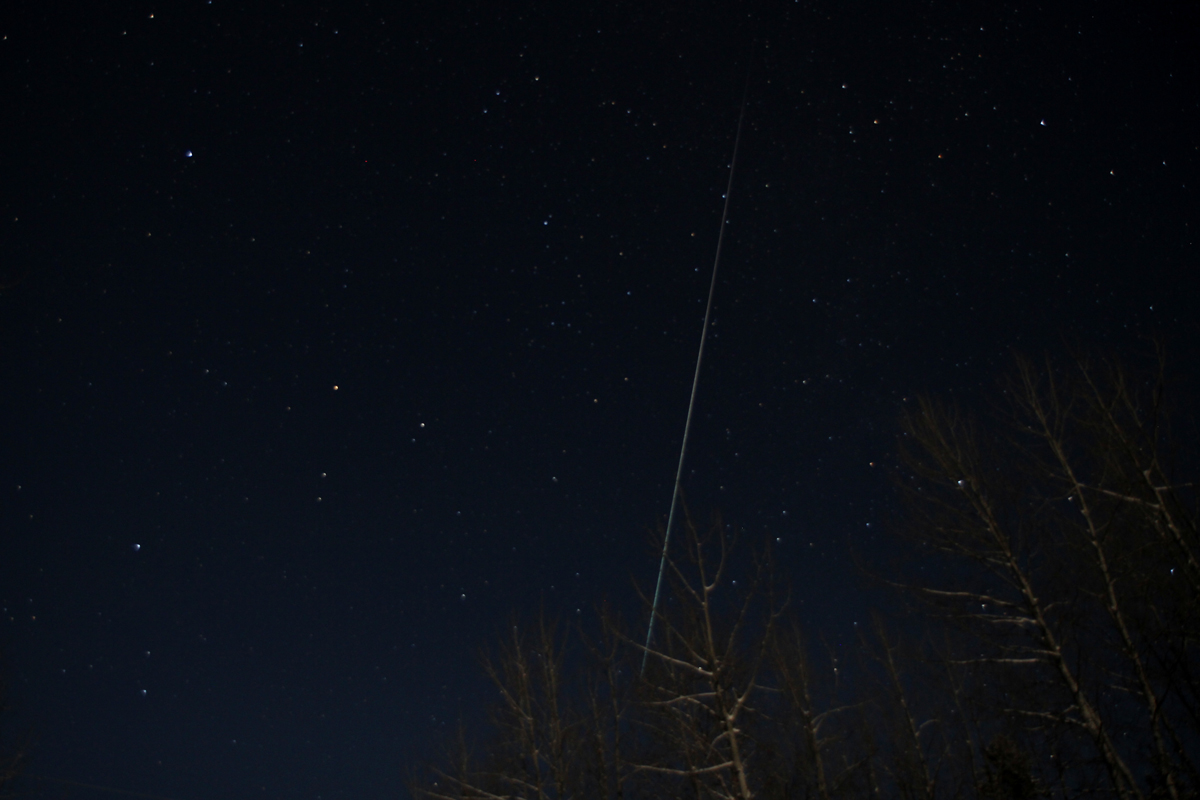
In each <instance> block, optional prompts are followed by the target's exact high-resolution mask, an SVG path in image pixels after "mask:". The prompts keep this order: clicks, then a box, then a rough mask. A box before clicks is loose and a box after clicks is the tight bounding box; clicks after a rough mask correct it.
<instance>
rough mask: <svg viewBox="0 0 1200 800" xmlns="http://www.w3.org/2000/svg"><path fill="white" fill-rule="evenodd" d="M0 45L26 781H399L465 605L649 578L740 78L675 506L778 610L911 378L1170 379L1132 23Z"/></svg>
mask: <svg viewBox="0 0 1200 800" xmlns="http://www.w3.org/2000/svg"><path fill="white" fill-rule="evenodd" d="M0 25H2V29H3V30H2V33H3V37H4V38H3V41H0V58H2V59H3V62H2V63H3V65H4V68H3V84H2V85H3V91H4V97H5V107H6V108H7V109H9V110H10V111H9V113H10V116H9V117H8V122H7V124H6V125H5V126H4V131H3V134H2V135H3V140H4V144H5V148H4V149H5V152H6V153H8V154H9V157H8V158H6V159H5V160H4V165H3V170H4V177H3V181H2V183H0V185H2V186H3V187H4V188H3V192H2V194H0V236H3V241H4V245H5V247H4V251H5V256H4V261H3V263H2V264H0V337H2V338H0V343H2V344H0V352H2V353H3V357H2V358H0V365H2V366H0V369H2V370H3V374H2V380H3V386H4V387H5V390H4V392H3V393H2V394H0V404H2V406H0V407H2V408H3V411H4V418H5V419H6V420H7V421H8V424H7V425H6V426H4V429H3V433H2V434H0V437H2V439H0V441H2V442H3V452H4V453H5V457H4V458H3V459H0V498H2V499H0V605H2V606H3V609H4V614H3V620H0V631H3V633H2V634H0V645H2V647H3V661H2V662H0V670H2V672H3V674H4V676H5V678H6V681H7V684H8V701H9V704H10V705H11V706H13V709H14V711H13V715H12V721H11V723H10V724H12V725H16V726H32V727H33V729H35V730H36V731H37V734H38V735H37V740H36V748H35V749H34V751H33V753H32V756H31V761H30V764H29V773H30V774H31V775H40V776H46V777H50V778H61V779H68V780H72V781H78V782H83V783H89V784H97V785H102V786H106V787H114V788H119V789H122V790H126V791H135V792H144V793H151V794H157V795H163V796H168V797H173V798H180V800H185V799H188V798H190V799H194V800H199V798H209V797H211V798H216V797H229V798H239V797H251V796H253V797H263V796H280V797H282V796H289V797H314V798H315V797H324V798H335V797H356V798H358V797H392V796H397V795H402V793H403V788H402V787H403V778H404V773H403V767H404V764H405V763H407V762H406V759H414V758H419V757H420V756H421V755H423V754H425V753H428V752H430V751H431V750H432V749H433V748H435V746H436V742H437V737H439V736H443V735H445V733H446V731H448V730H453V728H454V726H455V725H456V724H457V720H459V719H460V718H461V719H464V720H467V721H470V720H472V719H477V718H478V716H479V714H480V707H481V703H483V702H484V701H485V700H486V698H487V696H488V690H487V687H486V685H485V682H484V681H483V679H482V678H481V675H480V670H479V669H478V663H477V654H478V652H479V649H480V648H481V647H482V646H484V645H485V644H486V643H487V642H488V641H489V640H490V638H491V637H493V636H494V634H495V633H496V632H497V631H499V630H501V629H502V628H503V626H505V625H506V624H508V621H509V619H510V615H511V614H513V613H516V614H519V615H526V616H528V615H531V614H535V613H537V611H538V609H539V608H546V609H547V610H550V611H552V612H554V613H558V614H561V615H564V616H567V615H578V616H580V617H582V616H584V615H586V614H589V613H590V612H591V609H592V608H594V606H595V605H596V604H597V603H598V602H600V601H601V600H602V599H604V598H605V597H609V598H614V599H616V601H617V602H618V603H625V602H626V601H627V600H628V598H630V597H631V592H630V591H629V589H628V587H629V581H630V579H631V577H632V578H634V579H636V580H638V581H641V582H642V583H643V584H644V583H646V582H648V581H649V580H651V579H652V576H653V574H654V571H655V569H656V568H657V560H656V554H655V553H654V552H653V548H652V547H651V546H650V544H649V539H648V536H647V531H648V530H650V529H652V528H653V527H655V526H656V525H657V524H659V523H660V522H661V521H662V520H663V519H664V517H665V514H666V512H667V506H668V503H669V501H670V490H671V481H672V479H673V477H674V470H675V463H676V459H677V458H678V447H679V440H680V437H681V435H682V429H683V422H684V414H685V412H686V403H687V400H688V392H689V390H690V388H691V379H692V368H693V366H694V359H695V348H696V346H697V344H698V342H699V337H700V333H701V324H702V320H703V316H704V302H705V297H706V292H707V289H708V281H709V276H710V272H709V270H710V269H711V267H712V260H713V253H714V249H715V246H716V240H717V234H718V227H719V224H720V215H721V209H722V204H723V202H724V197H723V195H724V194H725V186H726V183H725V182H726V179H727V177H728V167H729V164H730V158H731V153H732V145H733V135H734V128H735V125H736V123H737V115H738V110H739V107H738V103H739V101H740V99H741V96H742V95H741V93H742V88H743V85H744V83H745V81H746V80H747V74H749V92H748V102H747V110H746V122H745V130H744V132H743V138H742V143H741V152H740V154H739V161H738V165H737V173H736V177H735V181H734V186H733V191H732V198H731V210H730V216H729V220H728V224H727V227H726V239H725V245H724V248H725V249H724V252H723V255H722V263H721V271H720V275H719V278H718V284H717V291H716V300H715V306H714V317H713V323H712V326H711V328H710V332H709V339H708V343H707V345H706V348H707V349H706V353H705V366H704V371H703V373H702V376H701V381H700V388H699V394H698V399H697V408H696V419H695V423H694V428H693V431H692V439H691V445H690V449H689V455H688V460H687V464H686V472H685V491H686V493H687V498H688V501H689V503H690V505H691V507H692V509H693V511H694V512H695V513H696V514H697V515H698V516H707V515H708V514H709V512H710V511H711V510H713V509H719V510H720V511H721V512H722V514H723V515H724V517H725V519H726V520H728V521H730V522H732V523H735V524H737V525H739V526H741V527H742V528H744V529H745V531H746V533H747V536H748V537H749V538H751V539H754V538H755V537H768V538H770V539H771V540H772V541H773V542H775V543H776V547H777V549H778V553H779V555H780V558H781V564H782V565H783V566H784V568H785V569H786V570H787V571H788V575H787V578H788V580H790V582H791V583H792V586H793V595H794V597H795V598H796V602H797V603H798V604H800V607H801V608H803V609H804V613H805V615H806V617H807V618H808V620H809V624H810V625H811V626H812V627H813V628H819V629H822V630H824V631H827V632H828V634H829V636H830V637H831V640H834V641H836V640H837V639H838V637H845V636H851V635H852V633H851V631H852V627H853V623H854V622H855V621H856V620H858V619H861V618H862V616H861V615H862V614H863V613H864V610H865V608H866V606H867V603H868V599H869V598H868V594H869V593H867V592H866V590H864V589H863V588H862V582H861V580H860V578H859V575H858V572H857V570H856V568H855V565H854V563H853V558H852V555H851V553H852V550H854V551H858V552H865V553H878V552H880V551H879V549H878V548H880V547H881V545H880V541H881V539H880V538H879V534H878V532H879V530H880V526H883V525H886V524H887V519H888V513H889V509H890V508H891V507H892V506H891V504H892V495H891V490H890V489H889V484H888V481H887V478H886V475H885V472H886V469H885V466H886V464H887V463H889V459H890V458H891V455H892V453H893V451H894V439H895V435H896V432H897V426H896V420H897V417H898V415H899V414H900V410H901V409H902V408H903V406H904V404H905V403H906V402H908V399H909V398H912V397H914V396H916V394H918V393H921V392H936V393H941V394H950V395H954V396H958V397H963V398H966V399H967V400H970V399H971V398H974V397H975V396H976V395H977V393H978V392H979V391H980V389H981V388H983V387H987V386H990V385H992V381H993V380H994V378H995V377H997V376H998V374H999V373H1000V372H1001V371H1002V370H1003V368H1004V367H1005V366H1006V365H1007V364H1008V363H1009V359H1010V358H1011V353H1012V352H1013V351H1014V350H1015V351H1021V352H1026V353H1029V354H1031V355H1034V356H1040V355H1041V354H1042V353H1043V352H1045V351H1047V350H1050V351H1053V352H1062V351H1063V349H1064V348H1065V347H1068V346H1074V345H1082V346H1085V347H1095V348H1099V349H1101V350H1110V349H1111V350H1127V349H1129V348H1136V347H1139V346H1144V338H1143V337H1147V336H1159V337H1162V338H1163V339H1164V340H1165V341H1167V343H1168V347H1169V350H1170V352H1171V354H1172V355H1171V357H1172V359H1174V362H1173V363H1175V365H1176V369H1177V370H1178V374H1179V375H1180V378H1181V380H1183V381H1184V382H1187V381H1190V380H1192V376H1194V375H1195V367H1196V356H1197V352H1196V348H1195V342H1196V338H1195V336H1196V323H1195V317H1194V313H1193V306H1194V302H1193V301H1194V297H1195V295H1194V292H1193V291H1192V290H1187V289H1186V286H1187V285H1190V284H1189V281H1188V276H1189V275H1190V273H1191V271H1192V270H1193V268H1194V265H1195V263H1196V244H1195V229H1196V224H1197V219H1196V202H1195V189H1194V187H1195V184H1196V180H1197V174H1196V173H1197V156H1198V151H1197V145H1196V143H1195V141H1194V139H1195V137H1194V130H1195V129H1196V122H1197V106H1196V99H1195V88H1194V87H1195V86H1196V80H1197V77H1198V75H1197V70H1196V60H1195V58H1194V56H1192V55H1190V50H1188V49H1187V48H1188V47H1189V44H1190V42H1191V41H1193V40H1194V38H1195V36H1194V34H1195V31H1196V26H1195V20H1194V16H1189V15H1187V14H1186V13H1185V12H1184V11H1182V10H1179V9H1176V8H1172V7H1169V6H1153V7H1145V8H1143V7H1139V8H1136V9H1134V8H1127V9H1120V10H1115V11H1110V10H1105V9H1100V8H1098V7H1096V6H1093V5H1088V6H1084V5H1082V4H1076V5H1067V6H1062V5H1059V6H1055V7H1054V8H1038V7H1035V6H1032V5H1021V4H1015V5H1014V4H1008V5H1001V6H998V5H995V4H967V5H959V6H946V7H942V6H940V5H934V4H922V5H918V6H915V7H908V8H902V7H899V6H896V7H893V6H892V5H889V4H881V3H876V4H870V3H866V4H858V5H851V6H835V5H828V4H826V5H820V4H817V5H813V4H803V3H776V4H752V5H750V6H736V7H735V6H729V7H717V6H714V7H712V8H704V9H701V8H694V7H691V6H688V7H684V6H677V7H672V6H662V5H656V6H654V7H653V8H650V7H644V6H638V5H624V4H617V5H607V6H604V7H603V8H599V7H597V8H596V9H582V8H571V9H567V8H565V7H564V8H563V9H552V8H550V7H544V8H540V7H535V6H530V5H525V6H519V7H513V8H512V9H506V10H498V9H496V8H493V7H491V6H488V5H486V4H469V3H468V4H453V3H451V4H446V3H418V4H413V5H411V6H408V7H405V8H403V9H402V8H400V7H396V8H390V7H385V6H379V7H376V6H375V5H368V4H348V5H345V6H337V7H321V6H317V5H311V4H299V5H293V4H287V5H271V6H264V7H245V8H243V7H238V6H235V5H233V4H229V3H226V2H223V0H212V2H204V1H203V0H196V1H195V2H186V3H181V4H178V5H176V6H174V7H153V6H144V7H143V6H137V7H135V6H123V7H105V8H100V7H97V6H93V5H80V6H77V7H73V8H71V9H67V8H66V7H62V8H61V9H58V10H54V11H46V12H42V15H41V16H39V15H37V14H34V13H33V12H32V11H30V10H29V9H23V10H20V11H9V12H6V14H5V15H4V18H3V20H2V22H0ZM1139 343H1140V344H1139ZM629 607H630V608H631V609H633V608H635V606H633V605H632V604H630V605H629Z"/></svg>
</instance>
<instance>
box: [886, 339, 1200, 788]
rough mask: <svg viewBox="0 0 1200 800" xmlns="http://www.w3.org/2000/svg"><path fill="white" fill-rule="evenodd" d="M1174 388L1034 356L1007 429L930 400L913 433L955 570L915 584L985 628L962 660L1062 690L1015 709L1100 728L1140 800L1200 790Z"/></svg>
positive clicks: (914, 533)
mask: <svg viewBox="0 0 1200 800" xmlns="http://www.w3.org/2000/svg"><path fill="white" fill-rule="evenodd" d="M1161 386H1162V384H1161V381H1159V382H1158V383H1157V384H1156V385H1155V386H1154V388H1152V389H1151V390H1150V395H1151V397H1150V399H1149V400H1148V401H1147V400H1144V399H1143V398H1142V397H1141V396H1140V395H1139V393H1138V392H1137V391H1136V390H1135V388H1134V385H1133V384H1132V383H1131V381H1130V380H1129V379H1128V378H1127V377H1126V373H1125V372H1124V371H1123V370H1121V369H1120V368H1119V367H1117V366H1115V365H1112V364H1104V365H1102V366H1101V367H1099V368H1097V367H1093V366H1092V365H1090V364H1088V363H1087V362H1084V361H1078V362H1077V363H1076V364H1074V365H1073V367H1072V368H1071V370H1070V371H1066V372H1060V371H1058V370H1056V369H1055V368H1054V366H1053V365H1052V364H1049V363H1047V364H1044V365H1040V366H1035V365H1034V364H1033V363H1031V362H1029V361H1024V360H1022V361H1019V362H1018V365H1017V370H1016V374H1015V377H1014V378H1013V379H1012V380H1011V381H1009V382H1008V383H1007V384H1006V385H1005V386H1004V388H1003V391H1002V395H1001V397H1002V405H1001V407H1000V409H999V410H1000V413H999V415H998V416H999V418H998V419H997V420H996V421H994V422H993V423H992V424H991V426H990V427H984V426H981V425H980V424H979V423H978V422H976V421H975V420H973V419H971V418H968V417H967V416H966V415H965V414H963V413H962V412H960V411H959V410H958V409H957V408H955V407H953V406H945V405H941V404H938V403H936V402H934V401H932V400H927V399H926V400H922V401H921V402H920V404H919V405H918V407H917V409H916V410H915V411H914V412H912V413H910V414H909V415H908V416H907V417H906V419H905V430H904V436H903V437H902V449H903V451H904V453H905V465H906V467H907V477H908V480H907V486H908V489H909V492H908V498H909V500H910V501H911V505H910V508H911V509H912V511H913V512H914V517H913V519H914V524H912V525H910V526H909V527H908V529H907V532H908V534H909V535H910V537H911V540H912V541H913V542H914V543H916V544H917V546H918V550H919V551H920V552H924V553H926V554H928V555H937V556H940V557H942V559H943V561H942V563H943V564H944V565H945V566H946V569H945V570H943V571H942V572H941V579H939V580H932V579H929V580H924V581H918V582H913V583H912V584H910V588H911V589H912V590H913V591H914V592H915V594H917V595H918V596H920V597H922V598H923V599H925V600H926V601H928V602H929V603H931V604H932V605H933V606H934V607H936V608H938V609H940V610H941V611H943V612H949V614H950V616H951V618H952V619H953V621H954V622H955V623H956V624H958V625H959V626H961V630H963V631H967V632H969V635H970V636H971V638H970V639H969V640H967V641H969V644H967V641H964V642H963V643H962V644H963V645H964V646H962V647H960V648H959V649H960V653H959V654H958V657H957V663H958V664H960V665H970V666H972V667H974V668H976V669H980V670H985V671H986V672H990V673H991V674H997V675H998V674H999V673H1001V672H1005V673H1009V674H1010V675H1021V676H1024V677H1025V678H1026V679H1027V682H1028V684H1030V685H1033V684H1040V685H1041V686H1042V687H1043V688H1044V687H1050V688H1051V691H1050V692H1049V693H1047V692H1045V691H1039V692H1035V693H1030V694H1027V695H1026V697H1025V700H1026V702H1016V703H1014V704H1013V705H1011V706H1010V707H1007V708H1006V709H1005V710H1006V711H1007V712H1008V714H1010V715H1016V716H1018V717H1020V718H1022V719H1024V720H1025V722H1026V723H1027V724H1028V725H1029V726H1031V729H1037V730H1045V729H1053V730H1054V731H1055V735H1056V736H1060V737H1062V736H1065V737H1071V736H1073V735H1075V734H1076V733H1082V734H1083V736H1084V738H1085V739H1086V741H1088V742H1089V743H1090V745H1091V748H1092V751H1093V755H1094V757H1095V760H1096V761H1097V762H1098V763H1099V764H1100V765H1101V766H1102V767H1103V770H1104V773H1105V774H1106V776H1107V780H1108V785H1109V787H1110V789H1111V791H1113V792H1114V793H1115V794H1117V795H1118V796H1120V797H1122V798H1125V799H1126V800H1141V798H1143V797H1145V795H1146V793H1147V792H1148V791H1154V792H1155V793H1158V791H1159V787H1161V791H1162V793H1163V794H1164V796H1167V797H1170V798H1172V800H1178V798H1179V797H1180V796H1181V793H1183V792H1184V791H1185V790H1184V783H1185V781H1186V782H1188V783H1190V784H1191V785H1192V786H1194V783H1193V782H1191V781H1187V779H1186V773H1187V772H1188V770H1191V769H1192V767H1191V764H1192V762H1193V759H1192V757H1191V756H1190V755H1189V746H1190V747H1192V748H1194V747H1195V742H1196V735H1195V734H1196V730H1197V729H1196V728H1195V726H1194V722H1195V715H1194V714H1193V713H1191V712H1190V711H1189V709H1194V708H1195V698H1196V684H1195V683H1194V682H1193V681H1192V679H1191V677H1190V675H1191V673H1192V670H1193V665H1194V663H1195V654H1196V653H1195V638H1194V637H1195V633H1194V631H1196V630H1197V627H1196V626H1195V623H1196V621H1197V617H1196V614H1195V607H1196V597H1197V587H1200V584H1198V583H1196V582H1195V578H1194V571H1195V559H1196V554H1197V552H1200V550H1198V549H1197V547H1196V544H1197V542H1196V535H1195V530H1196V525H1195V523H1196V515H1195V513H1194V506H1191V507H1189V506H1188V505H1187V504H1186V503H1185V502H1184V500H1183V498H1182V497H1181V496H1180V490H1181V488H1182V485H1181V484H1180V483H1179V482H1176V481H1173V480H1172V478H1171V476H1170V475H1169V474H1168V473H1169V470H1168V469H1167V468H1166V466H1165V465H1164V458H1163V452H1162V451H1163V447H1164V445H1165V442H1164V431H1163V428H1162V427H1161V421H1162V393H1161ZM1187 486H1189V487H1190V484H1189V485H1187ZM1168 564H1170V565H1174V566H1175V567H1176V569H1177V570H1178V572H1179V578H1178V579H1172V577H1171V576H1172V575H1173V574H1174V573H1173V572H1168V570H1167V569H1166V568H1165V567H1166V566H1167V565H1168ZM926 574H929V573H928V572H927V573H926ZM1031 697H1038V698H1039V701H1038V702H1036V703H1030V702H1027V700H1028V699H1029V698H1031ZM1008 699H1010V700H1011V699H1012V698H1011V695H1009V698H1008ZM997 700H1001V698H1000V697H997ZM1173 706H1174V707H1173ZM1184 725H1187V726H1188V732H1187V733H1186V734H1181V732H1180V727H1181V726H1184ZM1131 732H1136V734H1137V735H1131ZM1118 737H1119V738H1118ZM1077 766H1079V767H1080V769H1081V770H1082V769H1083V764H1082V761H1081V762H1080V763H1079V764H1078V765H1077ZM1147 771H1148V772H1149V776H1148V777H1146V776H1145V773H1146V772H1147ZM1192 771H1193V773H1194V770H1192ZM1085 783H1086V781H1085V780H1083V779H1082V778H1081V777H1079V776H1075V777H1073V778H1071V779H1070V780H1069V781H1068V784H1067V785H1068V786H1071V785H1074V786H1083V785H1085ZM989 785H990V784H989Z"/></svg>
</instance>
